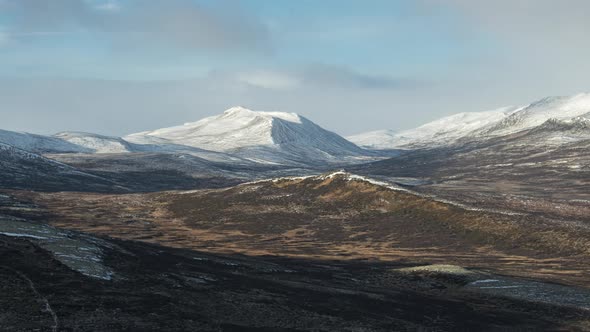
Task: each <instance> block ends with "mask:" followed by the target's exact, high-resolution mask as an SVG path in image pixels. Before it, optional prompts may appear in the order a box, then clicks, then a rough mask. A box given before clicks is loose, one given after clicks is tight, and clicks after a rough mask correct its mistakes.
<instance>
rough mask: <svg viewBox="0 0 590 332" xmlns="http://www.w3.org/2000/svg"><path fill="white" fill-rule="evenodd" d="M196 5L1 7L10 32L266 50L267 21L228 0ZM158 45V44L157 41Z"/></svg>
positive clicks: (26, 1) (67, 1)
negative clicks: (67, 33) (70, 33)
mask: <svg viewBox="0 0 590 332" xmlns="http://www.w3.org/2000/svg"><path fill="white" fill-rule="evenodd" d="M224 3H225V5H220V4H216V5H211V6H204V5H199V4H198V3H196V2H195V1H190V0H167V1H165V2H164V1H129V2H126V3H125V5H122V4H121V3H118V2H115V1H110V0H109V1H105V0H103V1H90V0H51V1H40V0H5V1H4V2H1V3H0V11H1V12H3V14H0V15H4V16H6V17H9V18H11V19H12V20H13V21H14V23H13V26H12V30H13V31H12V32H13V33H14V35H16V36H18V35H19V34H25V33H40V32H44V31H83V32H85V33H87V34H90V35H94V36H95V37H97V38H98V37H101V38H104V37H106V39H107V40H109V41H110V42H112V43H113V45H115V46H117V48H119V49H120V48H125V49H129V50H133V49H136V48H138V47H139V48H144V49H145V48H150V49H151V48H158V49H160V50H162V49H164V50H165V49H166V48H172V49H182V50H207V51H236V50H238V51H266V50H267V49H268V48H269V45H270V38H269V33H268V30H267V27H266V26H265V25H264V24H262V23H261V22H259V21H258V20H256V18H254V17H251V16H248V15H246V14H244V13H242V12H241V11H240V10H239V6H236V5H234V4H233V2H227V3H226V2H224ZM162 46H163V47H162Z"/></svg>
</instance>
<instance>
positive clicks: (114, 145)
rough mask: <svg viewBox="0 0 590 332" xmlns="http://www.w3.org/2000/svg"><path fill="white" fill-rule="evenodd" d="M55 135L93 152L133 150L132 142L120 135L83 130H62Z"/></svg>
mask: <svg viewBox="0 0 590 332" xmlns="http://www.w3.org/2000/svg"><path fill="white" fill-rule="evenodd" d="M53 137H55V138H59V139H61V140H63V141H65V142H69V143H71V144H74V145H77V146H79V147H80V148H83V149H86V150H89V151H92V152H93V153H124V152H131V151H132V147H131V146H130V144H129V143H127V142H126V141H125V140H123V139H121V138H119V137H111V136H103V135H97V134H92V133H83V132H61V133H58V134H55V135H54V136H53Z"/></svg>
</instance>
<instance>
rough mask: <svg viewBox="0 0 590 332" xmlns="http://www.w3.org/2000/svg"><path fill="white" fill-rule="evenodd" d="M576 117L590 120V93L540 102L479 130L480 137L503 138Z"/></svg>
mask: <svg viewBox="0 0 590 332" xmlns="http://www.w3.org/2000/svg"><path fill="white" fill-rule="evenodd" d="M576 117H586V118H590V93H582V94H577V95H574V96H570V97H548V98H544V99H541V100H538V101H536V102H534V103H532V104H530V105H528V106H526V107H523V108H522V109H520V110H519V111H518V112H514V113H512V114H510V115H508V116H507V117H505V118H503V119H502V120H500V121H498V122H497V123H492V124H489V125H487V126H485V127H482V128H480V130H478V132H477V134H478V135H487V136H501V135H508V134H513V133H516V132H519V131H522V130H526V129H531V128H533V127H536V126H540V125H542V124H543V123H545V122H546V121H547V120H550V119H555V120H570V119H573V118H576Z"/></svg>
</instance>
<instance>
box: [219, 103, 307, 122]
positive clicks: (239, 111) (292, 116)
mask: <svg viewBox="0 0 590 332" xmlns="http://www.w3.org/2000/svg"><path fill="white" fill-rule="evenodd" d="M221 117H224V118H256V117H260V118H264V119H267V120H272V119H281V120H285V121H289V122H294V123H301V121H302V120H301V116H300V115H299V114H297V113H286V112H258V111H253V110H251V109H249V108H246V107H242V106H235V107H231V108H229V109H227V110H225V112H223V114H222V115H221Z"/></svg>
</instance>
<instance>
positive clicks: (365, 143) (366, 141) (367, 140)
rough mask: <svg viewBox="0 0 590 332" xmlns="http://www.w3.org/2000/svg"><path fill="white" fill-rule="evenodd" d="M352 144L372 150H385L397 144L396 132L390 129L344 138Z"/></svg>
mask: <svg viewBox="0 0 590 332" xmlns="http://www.w3.org/2000/svg"><path fill="white" fill-rule="evenodd" d="M346 139H347V140H349V141H351V142H353V143H354V144H356V145H358V146H360V147H362V148H366V149H373V150H387V149H391V147H392V146H395V144H396V143H397V142H398V140H399V138H398V137H397V132H396V131H394V130H390V129H384V130H375V131H370V132H367V133H362V134H358V135H352V136H348V137H346Z"/></svg>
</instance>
